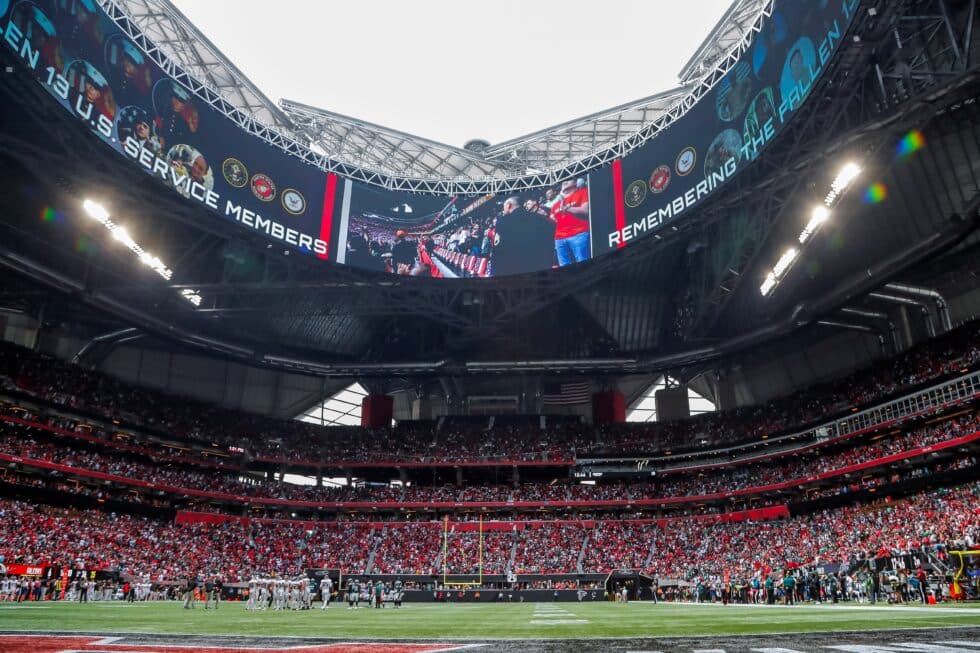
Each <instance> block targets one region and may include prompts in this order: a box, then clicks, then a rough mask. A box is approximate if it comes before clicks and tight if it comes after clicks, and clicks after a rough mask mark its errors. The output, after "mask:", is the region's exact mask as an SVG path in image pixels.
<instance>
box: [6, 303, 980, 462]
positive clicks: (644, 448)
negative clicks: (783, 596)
mask: <svg viewBox="0 0 980 653" xmlns="http://www.w3.org/2000/svg"><path fill="white" fill-rule="evenodd" d="M978 360H980V322H972V323H969V324H967V325H964V326H962V327H960V328H958V329H956V330H954V331H952V332H950V333H948V334H945V335H944V336H941V337H939V338H936V339H933V340H929V341H927V342H924V343H922V344H920V345H918V346H916V347H915V348H913V349H911V350H909V351H907V352H904V353H902V354H900V355H899V356H897V357H896V358H894V359H891V360H887V361H881V362H879V363H877V364H875V365H874V366H872V367H871V368H869V369H866V370H863V371H860V372H856V373H854V374H852V375H850V376H848V377H846V378H844V379H837V380H835V381H834V382H832V383H827V384H824V385H818V386H814V387H810V388H807V389H806V390H803V391H800V392H797V393H794V394H792V395H790V396H787V397H783V398H780V399H776V400H773V401H770V402H768V403H766V404H764V405H757V406H752V407H746V408H740V409H737V410H733V411H727V412H724V413H714V414H707V415H702V416H698V417H695V418H692V419H688V420H683V421H679V422H671V423H657V424H642V425H641V424H626V425H609V426H605V427H598V428H594V427H592V426H589V425H586V424H577V425H574V424H571V423H568V422H562V423H559V424H557V425H552V426H548V425H547V424H546V425H544V427H542V426H540V425H538V426H536V427H533V428H530V427H527V426H514V425H502V426H500V427H498V428H493V427H492V426H491V425H490V424H489V423H487V422H484V423H483V424H473V423H470V424H457V425H451V426H448V427H447V428H445V429H440V428H438V426H437V424H436V423H433V422H421V423H406V424H402V425H399V426H398V427H397V428H394V429H391V428H385V429H374V430H367V429H360V428H355V427H321V426H316V425H312V424H307V423H302V422H298V421H284V420H275V419H271V418H266V417H261V416H258V415H251V414H248V413H244V412H236V411H230V410H226V409H222V408H219V407H216V406H212V405H207V404H202V403H199V402H195V401H193V400H188V399H186V398H179V397H175V396H171V395H167V394H164V393H160V392H154V391H152V390H147V389H143V388H139V387H137V386H134V385H130V384H127V383H125V382H124V381H121V380H118V379H115V378H112V377H109V376H107V375H105V374H101V373H99V372H93V371H89V370H84V369H82V368H80V367H78V366H75V365H72V364H70V363H67V362H64V361H61V360H58V359H55V358H52V357H49V356H45V355H42V354H38V353H36V352H33V351H31V350H27V349H24V348H21V347H17V346H15V345H11V344H8V343H3V344H0V390H6V391H8V392H22V393H27V394H30V395H33V396H35V397H37V398H38V399H40V400H43V401H45V402H49V403H52V404H55V405H58V406H64V407H68V408H72V409H75V410H78V411H83V412H85V413H88V414H93V415H97V416H101V417H103V418H105V419H109V420H115V421H117V422H121V423H123V424H128V425H131V426H134V427H139V428H143V429H146V430H148V431H150V432H155V433H158V434H162V435H164V436H166V437H169V438H176V439H180V440H182V441H187V442H197V443H198V444H201V445H203V446H207V447H213V446H219V447H221V448H223V449H226V450H227V449H228V448H231V449H232V450H233V451H238V450H241V452H242V454H243V455H244V456H245V457H251V458H257V459H260V460H263V459H265V460H284V459H291V460H299V461H317V460H329V461H331V462H337V461H346V462H376V461H403V462H434V461H445V462H458V461H472V460H476V461H479V460H501V459H503V460H537V461H554V460H570V459H572V458H574V457H575V456H580V457H581V456H583V455H587V456H594V455H603V454H617V455H622V454H634V453H635V454H641V455H645V454H652V453H657V452H658V451H659V452H662V451H665V450H671V449H677V448H681V447H684V446H691V445H692V444H697V445H698V446H702V447H703V446H711V445H716V444H722V443H734V442H739V441H747V440H753V439H758V438H759V437H761V436H763V435H776V434H778V433H780V432H785V431H788V430H792V429H796V428H799V427H801V426H803V425H805V424H811V423H814V422H817V421H819V420H822V419H827V418H830V417H832V416H835V415H838V414H841V413H843V412H846V411H849V410H851V409H853V408H854V407H859V406H863V405H867V404H869V403H871V402H876V401H880V400H883V399H885V398H888V397H890V396H893V395H895V394H896V393H899V392H904V391H908V390H911V389H913V388H916V387H918V386H920V385H922V384H924V383H927V382H933V381H936V380H938V379H941V378H944V377H946V376H949V375H951V374H955V373H958V372H959V371H960V370H961V369H967V368H970V367H971V366H973V365H974V364H976V363H977V362H978Z"/></svg>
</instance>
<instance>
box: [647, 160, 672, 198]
mask: <svg viewBox="0 0 980 653" xmlns="http://www.w3.org/2000/svg"><path fill="white" fill-rule="evenodd" d="M667 186H670V166H668V165H662V166H658V167H657V169H656V170H654V171H653V174H651V175H650V192H651V193H653V194H655V195H657V194H659V193H662V192H664V191H665V190H667Z"/></svg>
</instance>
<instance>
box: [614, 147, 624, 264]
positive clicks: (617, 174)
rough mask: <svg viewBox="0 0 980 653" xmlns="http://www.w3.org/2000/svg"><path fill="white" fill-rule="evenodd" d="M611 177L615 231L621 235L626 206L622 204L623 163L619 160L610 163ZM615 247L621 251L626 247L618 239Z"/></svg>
mask: <svg viewBox="0 0 980 653" xmlns="http://www.w3.org/2000/svg"><path fill="white" fill-rule="evenodd" d="M612 176H613V204H614V205H615V211H616V231H618V232H619V233H620V234H622V233H623V228H624V227H626V205H625V204H624V202H623V162H622V160H620V159H616V160H615V161H613V163H612ZM616 247H617V248H619V249H622V248H623V247H626V241H624V240H623V239H622V237H620V239H619V242H618V243H616Z"/></svg>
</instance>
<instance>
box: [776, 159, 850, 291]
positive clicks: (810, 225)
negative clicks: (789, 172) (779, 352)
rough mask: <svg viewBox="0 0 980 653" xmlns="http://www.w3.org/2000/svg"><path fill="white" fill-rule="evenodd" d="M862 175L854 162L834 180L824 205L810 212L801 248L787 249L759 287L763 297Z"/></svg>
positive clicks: (795, 259)
mask: <svg viewBox="0 0 980 653" xmlns="http://www.w3.org/2000/svg"><path fill="white" fill-rule="evenodd" d="M860 174H861V167H860V166H859V165H858V164H856V163H854V162H853V161H851V162H848V163H846V164H845V165H844V167H843V168H841V170H840V172H838V173H837V176H836V177H835V178H834V181H833V182H832V183H831V184H830V192H829V193H827V196H826V197H825V198H824V201H823V204H818V205H817V206H815V207H813V210H812V211H811V212H810V220H809V221H808V222H807V223H806V226H805V227H803V231H801V232H800V235H799V237H798V238H797V241H799V247H790V248H789V249H787V250H786V251H785V252H784V253H783V255H782V256H780V257H779V260H778V261H776V264H775V265H774V266H772V269H771V270H770V271H769V273H768V274H767V275H766V278H765V280H763V282H762V285H761V286H759V292H761V293H762V296H763V297H766V296H768V295H769V293H771V292H772V291H773V289H775V287H776V286H778V285H779V282H780V281H782V280H783V278H784V277H785V276H786V273H787V272H788V271H789V270H790V268H792V267H793V264H794V263H796V261H797V260H798V259H799V256H800V251H801V249H802V248H803V247H804V246H805V245H806V244H807V243H808V242H809V241H810V239H811V238H812V237H813V235H814V234H815V233H817V231H819V229H820V227H821V226H822V225H823V224H824V223H825V222H826V221H827V220H828V219H829V218H830V214H831V211H830V210H831V209H832V208H833V207H834V205H835V204H837V201H838V200H839V199H840V198H841V196H842V195H843V194H844V193H845V192H847V189H848V188H850V187H851V184H853V183H854V180H855V179H857V178H858V176H859V175H860Z"/></svg>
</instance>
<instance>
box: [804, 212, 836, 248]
mask: <svg viewBox="0 0 980 653" xmlns="http://www.w3.org/2000/svg"><path fill="white" fill-rule="evenodd" d="M829 217H830V209H828V208H827V207H826V206H823V205H820V206H815V207H814V208H813V213H811V214H810V221H809V222H807V223H806V227H804V228H803V231H801V232H800V239H799V240H800V244H801V245H803V244H805V243H806V241H808V240H810V236H812V235H813V234H815V233H816V232H817V229H819V228H820V225H822V224H823V223H824V222H826V221H827V218H829Z"/></svg>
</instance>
